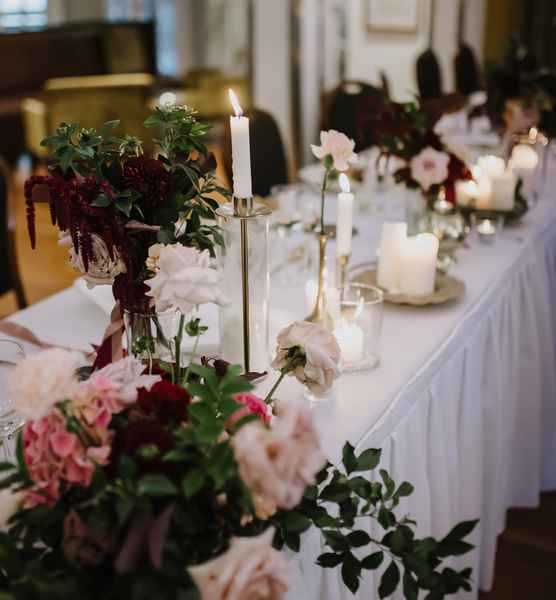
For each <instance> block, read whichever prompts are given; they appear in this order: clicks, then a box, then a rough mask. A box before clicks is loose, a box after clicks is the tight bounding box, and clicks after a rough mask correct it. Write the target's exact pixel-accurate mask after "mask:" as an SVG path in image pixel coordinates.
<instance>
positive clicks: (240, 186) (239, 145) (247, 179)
mask: <svg viewBox="0 0 556 600" xmlns="http://www.w3.org/2000/svg"><path fill="white" fill-rule="evenodd" d="M228 93H229V96H230V101H231V103H232V106H233V107H234V112H235V117H233V116H232V117H230V130H231V137H232V172H233V179H234V196H235V197H236V198H250V197H251V196H252V195H253V192H252V189H251V150H250V145H249V119H248V118H247V117H244V116H243V110H242V109H241V106H240V105H239V102H238V99H237V96H236V95H235V94H234V92H233V90H228Z"/></svg>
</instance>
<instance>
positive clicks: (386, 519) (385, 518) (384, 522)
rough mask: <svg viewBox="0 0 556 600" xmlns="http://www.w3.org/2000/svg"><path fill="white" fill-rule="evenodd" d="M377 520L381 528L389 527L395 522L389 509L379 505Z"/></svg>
mask: <svg viewBox="0 0 556 600" xmlns="http://www.w3.org/2000/svg"><path fill="white" fill-rule="evenodd" d="M378 522H379V523H380V525H381V526H382V528H383V529H390V527H394V525H395V524H396V517H395V516H394V513H393V512H392V511H391V510H388V509H387V508H386V507H385V506H381V507H380V510H379V511H378Z"/></svg>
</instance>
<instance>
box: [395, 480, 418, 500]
mask: <svg viewBox="0 0 556 600" xmlns="http://www.w3.org/2000/svg"><path fill="white" fill-rule="evenodd" d="M414 490H415V488H414V487H413V485H411V483H409V481H404V482H403V483H401V484H400V486H399V487H398V489H397V490H396V492H395V494H394V496H395V497H396V498H404V497H406V496H411V494H413V492H414Z"/></svg>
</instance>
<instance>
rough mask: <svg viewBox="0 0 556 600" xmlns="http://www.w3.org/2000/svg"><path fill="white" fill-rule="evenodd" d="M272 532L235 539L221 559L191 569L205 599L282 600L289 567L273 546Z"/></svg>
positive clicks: (287, 584)
mask: <svg viewBox="0 0 556 600" xmlns="http://www.w3.org/2000/svg"><path fill="white" fill-rule="evenodd" d="M273 535H274V530H273V529H268V530H267V531H265V532H264V533H263V534H261V535H259V536H256V537H250V538H232V541H231V544H230V547H229V549H228V550H227V551H226V552H225V553H224V554H222V555H221V556H219V557H217V558H214V559H213V560H211V561H209V562H207V563H205V564H203V565H199V566H197V567H190V568H189V569H188V570H189V574H190V575H191V577H192V579H193V581H194V583H195V585H196V586H197V588H198V590H199V592H200V594H201V599H202V600H255V599H256V600H280V599H281V598H285V596H286V593H287V591H288V587H289V579H290V568H289V566H288V563H287V562H286V559H285V558H284V556H283V555H282V553H280V552H278V551H277V550H275V549H274V548H273V547H272V537H273Z"/></svg>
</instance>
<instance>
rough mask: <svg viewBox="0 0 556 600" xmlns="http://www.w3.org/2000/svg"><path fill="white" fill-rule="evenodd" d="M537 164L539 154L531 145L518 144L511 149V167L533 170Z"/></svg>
mask: <svg viewBox="0 0 556 600" xmlns="http://www.w3.org/2000/svg"><path fill="white" fill-rule="evenodd" d="M538 164H539V156H538V154H537V153H536V152H535V150H534V149H533V148H532V147H531V146H528V145H527V144H518V145H517V146H515V147H514V149H513V150H512V157H511V159H510V165H511V168H512V169H519V170H523V171H534V170H535V169H536V168H537V165H538Z"/></svg>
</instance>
